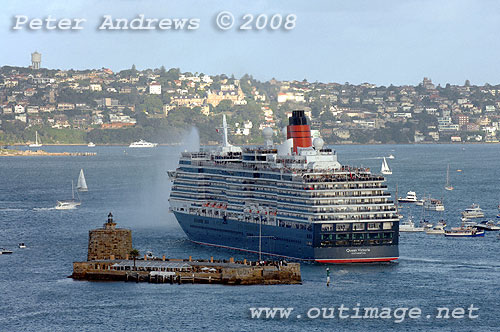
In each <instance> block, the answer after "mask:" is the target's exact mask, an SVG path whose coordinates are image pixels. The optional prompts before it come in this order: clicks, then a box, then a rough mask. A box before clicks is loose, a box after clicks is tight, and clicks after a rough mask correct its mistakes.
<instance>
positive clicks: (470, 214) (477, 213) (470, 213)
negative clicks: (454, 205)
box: [462, 204, 484, 219]
mask: <svg viewBox="0 0 500 332" xmlns="http://www.w3.org/2000/svg"><path fill="white" fill-rule="evenodd" d="M462 217H464V218H468V219H471V218H483V217H484V212H483V210H482V209H481V208H480V207H479V204H472V205H471V206H470V207H468V208H467V209H465V211H463V212H462Z"/></svg>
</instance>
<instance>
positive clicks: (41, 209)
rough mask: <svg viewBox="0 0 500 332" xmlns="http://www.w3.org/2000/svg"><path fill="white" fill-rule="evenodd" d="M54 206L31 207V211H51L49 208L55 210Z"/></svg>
mask: <svg viewBox="0 0 500 332" xmlns="http://www.w3.org/2000/svg"><path fill="white" fill-rule="evenodd" d="M55 209H56V208H55V207H51V208H33V211H51V210H55Z"/></svg>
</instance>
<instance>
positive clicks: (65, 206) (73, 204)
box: [55, 181, 82, 210]
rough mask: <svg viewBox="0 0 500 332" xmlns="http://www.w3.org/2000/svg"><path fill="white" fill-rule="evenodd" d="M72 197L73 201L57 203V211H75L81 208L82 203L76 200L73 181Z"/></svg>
mask: <svg viewBox="0 0 500 332" xmlns="http://www.w3.org/2000/svg"><path fill="white" fill-rule="evenodd" d="M71 195H72V199H68V200H61V201H57V205H56V207H55V209H56V210H73V209H76V208H77V207H78V206H80V205H81V204H82V203H81V202H80V201H77V200H75V190H74V187H73V181H71Z"/></svg>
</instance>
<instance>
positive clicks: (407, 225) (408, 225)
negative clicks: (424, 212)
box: [399, 217, 425, 233]
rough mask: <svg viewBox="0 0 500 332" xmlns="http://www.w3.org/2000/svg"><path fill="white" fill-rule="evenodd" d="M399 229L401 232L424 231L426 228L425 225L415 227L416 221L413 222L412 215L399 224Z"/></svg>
mask: <svg viewBox="0 0 500 332" xmlns="http://www.w3.org/2000/svg"><path fill="white" fill-rule="evenodd" d="M399 231H400V232H411V233H414V232H424V231H425V228H424V227H415V223H414V222H413V220H412V218H411V217H408V219H407V220H405V221H403V222H402V223H401V224H399Z"/></svg>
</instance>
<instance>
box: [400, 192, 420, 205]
mask: <svg viewBox="0 0 500 332" xmlns="http://www.w3.org/2000/svg"><path fill="white" fill-rule="evenodd" d="M417 201H418V199H417V194H416V193H415V192H414V191H409V192H407V193H406V197H399V198H398V202H400V203H416V202H417Z"/></svg>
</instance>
